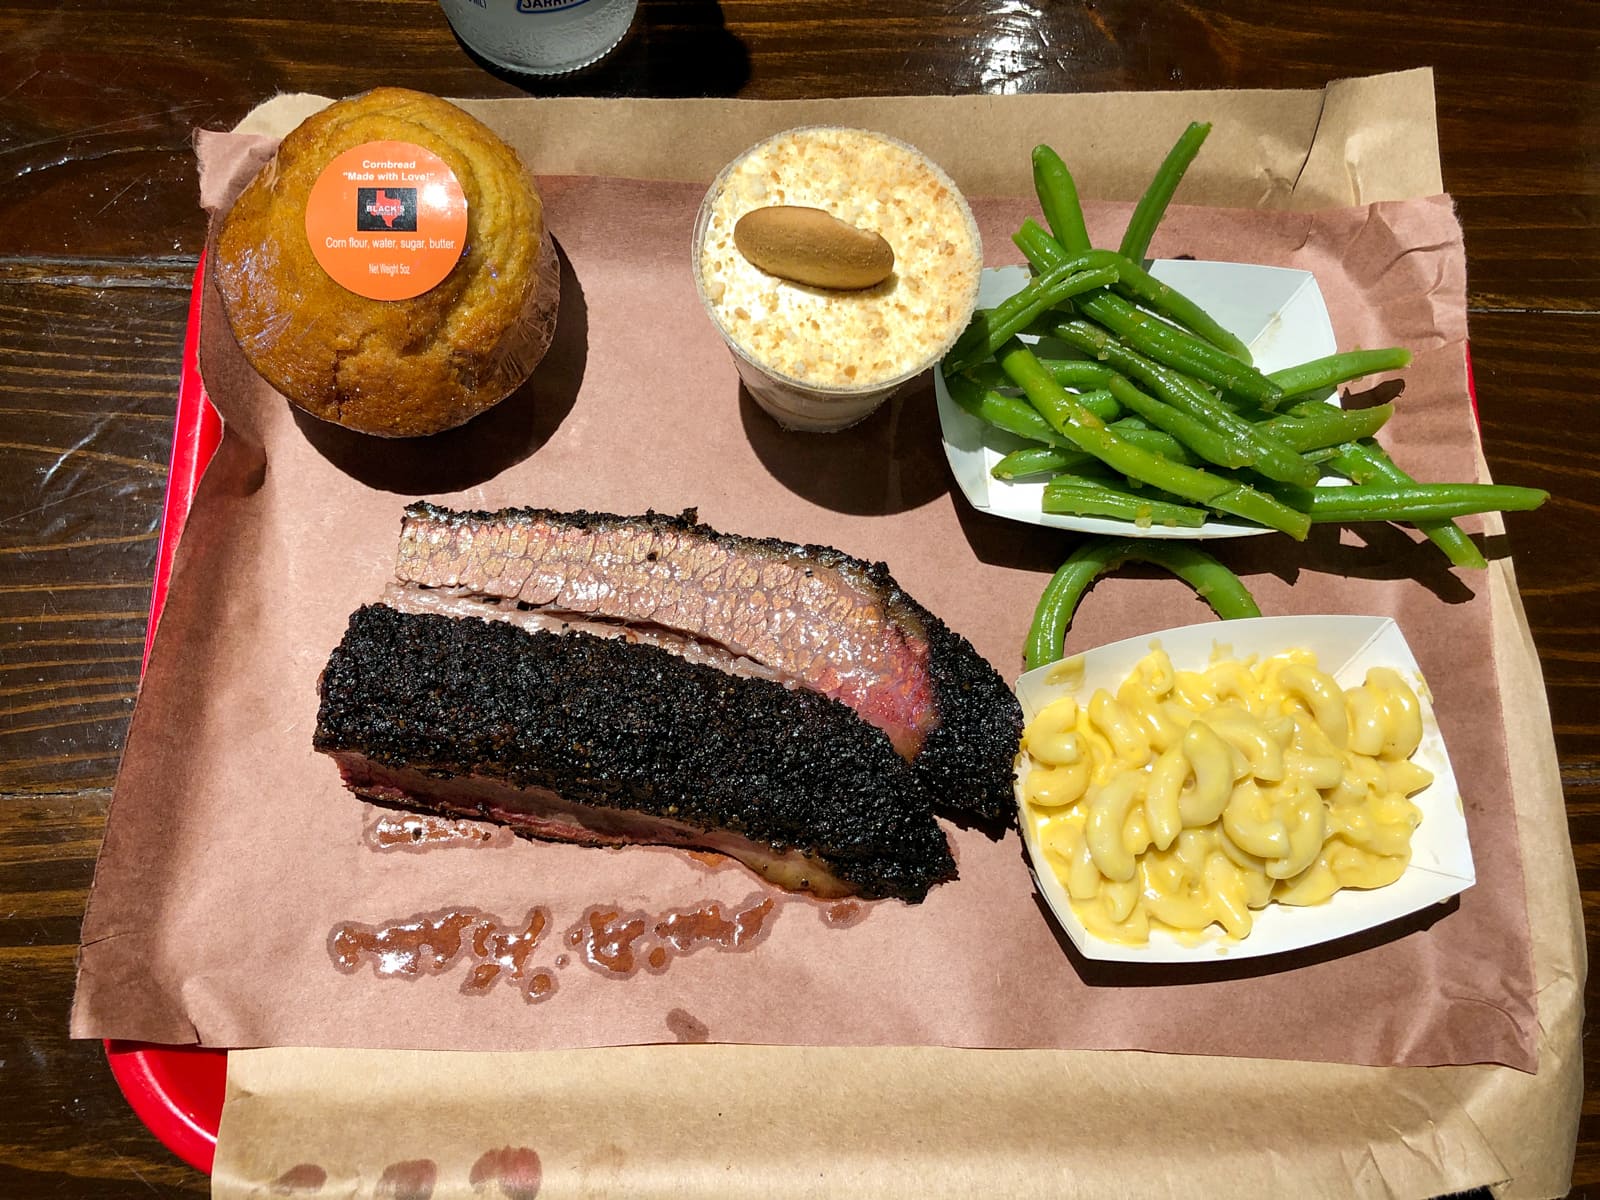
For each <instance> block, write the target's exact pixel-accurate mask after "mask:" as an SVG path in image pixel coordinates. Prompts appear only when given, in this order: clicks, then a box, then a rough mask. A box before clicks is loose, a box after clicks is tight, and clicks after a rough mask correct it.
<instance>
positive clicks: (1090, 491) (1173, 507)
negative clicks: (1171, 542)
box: [1040, 475, 1208, 529]
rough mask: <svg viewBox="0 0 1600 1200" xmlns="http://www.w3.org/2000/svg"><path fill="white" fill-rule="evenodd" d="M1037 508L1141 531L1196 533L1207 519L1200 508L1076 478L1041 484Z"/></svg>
mask: <svg viewBox="0 0 1600 1200" xmlns="http://www.w3.org/2000/svg"><path fill="white" fill-rule="evenodd" d="M1040 507H1041V508H1042V509H1043V510H1044V511H1045V512H1047V513H1061V514H1065V515H1068V516H1074V517H1114V518H1115V519H1117V520H1119V521H1131V522H1132V523H1133V524H1135V525H1137V526H1138V527H1139V528H1141V529H1149V528H1151V527H1152V526H1157V525H1160V526H1165V527H1169V528H1176V527H1182V528H1187V529H1198V528H1199V527H1200V526H1202V525H1204V524H1205V523H1206V517H1207V515H1208V514H1207V512H1206V510H1205V509H1203V508H1191V507H1190V506H1189V505H1187V504H1173V503H1171V502H1170V501H1167V500H1158V499H1155V498H1153V497H1149V496H1136V495H1133V494H1132V493H1130V492H1127V491H1124V490H1123V489H1121V488H1119V487H1114V486H1107V485H1106V484H1104V483H1101V482H1099V481H1098V480H1094V479H1091V478H1088V477H1086V476H1080V475H1058V476H1057V477H1056V478H1054V479H1052V480H1051V481H1050V482H1049V483H1047V484H1045V485H1044V499H1043V501H1042V502H1041V504H1040Z"/></svg>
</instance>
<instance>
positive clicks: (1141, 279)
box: [1117, 255, 1270, 378]
mask: <svg viewBox="0 0 1600 1200" xmlns="http://www.w3.org/2000/svg"><path fill="white" fill-rule="evenodd" d="M1118 257H1121V256H1120V255H1119V256H1118ZM1117 274H1118V276H1119V277H1120V278H1119V279H1118V281H1117V291H1119V292H1121V293H1122V294H1123V295H1125V296H1128V297H1129V298H1130V299H1134V300H1140V301H1142V302H1143V303H1144V304H1145V305H1146V306H1147V307H1149V308H1152V309H1154V310H1155V311H1156V312H1158V313H1160V314H1161V315H1162V316H1163V317H1166V318H1167V319H1168V320H1169V321H1172V322H1174V323H1176V324H1178V325H1181V326H1183V328H1185V329H1187V330H1188V331H1189V332H1190V333H1192V334H1194V335H1195V336H1196V337H1199V338H1201V339H1203V340H1204V341H1207V342H1210V343H1211V344H1212V345H1213V346H1215V347H1216V348H1217V349H1218V350H1221V351H1222V352H1223V353H1224V354H1229V355H1232V356H1233V357H1234V358H1237V359H1238V360H1239V361H1240V362H1242V363H1244V364H1246V365H1249V364H1250V363H1251V362H1253V361H1254V360H1253V359H1252V358H1251V357H1250V347H1249V346H1246V345H1245V344H1244V343H1243V342H1242V341H1240V340H1239V339H1238V337H1236V336H1235V335H1234V334H1233V333H1231V332H1229V331H1228V330H1227V329H1225V328H1224V327H1223V326H1222V325H1220V324H1219V323H1218V322H1217V320H1216V318H1215V317H1213V316H1212V315H1211V314H1210V313H1208V312H1206V310H1205V309H1203V308H1201V307H1200V306H1199V305H1198V304H1196V303H1195V302H1194V301H1193V300H1191V299H1189V297H1187V296H1185V295H1184V294H1183V293H1182V292H1180V291H1178V290H1177V289H1176V288H1174V287H1173V286H1172V285H1171V284H1168V283H1162V282H1161V280H1159V279H1157V278H1156V277H1155V276H1154V275H1151V274H1150V273H1149V272H1148V271H1146V270H1145V269H1144V268H1143V267H1142V266H1140V265H1139V264H1138V263H1136V262H1134V261H1133V260H1132V259H1130V258H1123V259H1122V261H1121V262H1119V263H1118V264H1117ZM1269 378H1270V376H1269Z"/></svg>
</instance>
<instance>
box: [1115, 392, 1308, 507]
mask: <svg viewBox="0 0 1600 1200" xmlns="http://www.w3.org/2000/svg"><path fill="white" fill-rule="evenodd" d="M1111 395H1112V398H1113V399H1115V400H1116V401H1117V403H1118V404H1120V405H1122V407H1123V408H1125V409H1127V410H1128V411H1129V412H1132V413H1137V414H1138V415H1139V416H1141V417H1143V418H1144V419H1145V420H1146V421H1148V422H1149V423H1150V424H1152V425H1154V426H1155V427H1156V428H1157V429H1159V430H1161V431H1162V432H1164V433H1167V434H1170V435H1171V436H1172V437H1174V438H1176V439H1177V440H1178V441H1179V442H1181V443H1182V444H1183V445H1184V446H1187V447H1188V448H1189V449H1190V450H1192V451H1194V453H1195V454H1196V455H1198V456H1199V457H1201V458H1203V459H1205V461H1206V462H1209V463H1214V464H1216V465H1217V466H1219V467H1228V468H1231V469H1238V468H1239V467H1248V466H1250V465H1251V464H1252V463H1254V462H1255V455H1254V454H1252V453H1251V452H1250V449H1249V448H1248V447H1247V446H1246V445H1245V444H1244V443H1243V442H1242V441H1240V440H1238V439H1236V438H1233V437H1230V436H1228V434H1227V433H1225V432H1223V431H1221V430H1219V429H1217V428H1216V427H1215V426H1213V425H1209V424H1207V423H1206V421H1205V420H1204V419H1203V418H1200V417H1196V416H1194V415H1193V414H1191V413H1187V412H1184V411H1183V410H1182V409H1180V408H1176V407H1174V406H1173V405H1170V404H1164V403H1162V402H1161V401H1160V400H1158V399H1156V398H1155V397H1154V396H1151V395H1149V394H1148V393H1146V392H1143V391H1140V390H1139V389H1138V388H1136V387H1135V386H1134V385H1133V384H1132V383H1130V382H1129V381H1128V380H1126V379H1124V378H1123V377H1122V376H1121V375H1118V376H1117V377H1116V378H1114V379H1113V380H1112V381H1111ZM1316 479H1317V476H1316V475H1315V473H1313V476H1312V480H1311V482H1312V483H1315V482H1316Z"/></svg>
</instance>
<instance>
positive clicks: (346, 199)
mask: <svg viewBox="0 0 1600 1200" xmlns="http://www.w3.org/2000/svg"><path fill="white" fill-rule="evenodd" d="M306 237H307V238H308V239H309V240H310V242H311V252H312V253H313V254H315V255H316V256H317V261H318V262H319V263H321V264H322V269H323V270H324V271H326V272H327V273H328V274H329V275H331V276H332V277H333V279H334V282H336V283H338V284H339V285H340V286H342V287H345V288H348V289H349V290H350V291H352V292H355V293H356V294H357V295H358V296H366V297H368V298H370V299H373V300H409V299H410V298H411V297H412V296H420V295H422V293H423V292H425V291H427V290H428V289H429V288H431V287H433V286H434V285H435V284H437V283H438V282H439V281H440V280H441V279H443V278H444V277H445V276H446V275H448V274H450V270H451V268H452V267H454V266H455V265H456V263H457V262H459V261H460V260H461V255H462V253H463V252H464V251H465V249H466V245H467V196H466V193H465V192H463V191H462V190H461V181H460V180H458V179H457V178H456V176H455V172H454V171H452V170H451V169H450V168H449V167H448V166H446V165H445V163H444V160H443V159H441V158H440V157H439V156H438V155H436V154H432V153H430V152H428V151H427V150H424V149H423V148H422V147H421V146H414V145H412V144H411V143H410V142H367V143H365V144H364V145H360V146H356V147H354V148H352V149H350V150H346V151H345V152H344V153H343V154H341V155H339V157H337V158H335V159H334V160H333V161H332V162H331V163H329V164H328V165H327V166H326V167H324V168H323V170H322V174H321V175H319V176H318V177H317V182H316V183H315V184H314V185H313V186H312V188H311V196H310V198H309V199H308V200H307V201H306Z"/></svg>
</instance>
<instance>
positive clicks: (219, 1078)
mask: <svg viewBox="0 0 1600 1200" xmlns="http://www.w3.org/2000/svg"><path fill="white" fill-rule="evenodd" d="M205 266H206V260H205V256H204V255H203V254H202V255H201V257H200V265H199V266H197V267H196V268H195V272H194V290H193V296H192V298H191V299H190V302H189V322H188V326H187V327H186V329H185V330H184V336H183V374H182V377H181V379H180V382H179V384H178V417H177V421H176V423H175V426H174V429H173V435H172V471H171V474H170V475H169V476H168V482H167V500H166V505H165V507H164V508H163V509H162V512H161V541H160V544H159V546H158V548H157V551H156V577H155V586H154V588H153V589H152V591H151V595H150V623H149V624H148V625H147V626H146V627H145V635H144V663H147V662H149V661H150V642H151V639H152V638H153V637H154V636H155V631H156V622H157V621H158V620H159V619H160V617H161V608H162V606H163V605H164V604H165V603H166V601H167V580H168V577H169V576H170V575H171V573H172V556H173V553H174V551H176V550H177V548H178V535H179V534H180V533H182V532H183V523H184V521H185V519H186V518H187V517H188V516H189V506H190V505H191V504H193V503H194V492H195V487H196V486H197V485H198V484H199V482H200V476H201V474H202V473H204V471H205V469H206V464H207V463H208V462H210V461H211V455H212V454H213V453H214V452H215V451H216V448H217V443H218V442H219V441H221V440H222V418H220V417H219V416H217V410H216V409H214V408H212V407H211V400H210V398H209V397H207V395H206V387H205V384H203V383H202V382H201V381H200V362H199V352H200V341H199V333H200V281H201V279H202V278H203V277H204V272H205ZM144 663H141V664H140V667H139V669H140V672H141V673H143V670H144ZM106 1060H107V1061H108V1062H109V1063H110V1064H111V1073H112V1075H114V1076H116V1080H117V1084H118V1086H119V1087H121V1088H122V1094H123V1095H124V1096H126V1097H127V1098H128V1103H129V1104H130V1105H132V1106H133V1111H134V1112H135V1113H137V1114H138V1116H139V1119H140V1120H141V1121H143V1122H144V1123H145V1124H146V1125H148V1126H149V1127H150V1132H152V1133H154V1134H155V1135H156V1137H158V1138H160V1139H161V1142H162V1144H163V1145H165V1146H166V1147H167V1149H169V1150H171V1151H172V1152H173V1153H174V1154H176V1155H177V1156H178V1157H179V1158H181V1159H183V1161H184V1162H186V1163H188V1164H189V1165H190V1166H191V1167H196V1168H198V1169H199V1170H201V1171H204V1172H206V1173H207V1174H208V1175H209V1174H210V1173H211V1163H212V1160H213V1159H214V1158H215V1157H216V1153H217V1125H218V1123H219V1122H220V1121H221V1120H222V1096H223V1092H224V1088H225V1084H226V1082H227V1076H228V1052H227V1051H226V1050H208V1049H206V1048H204V1047H200V1046H156V1045H150V1044H147V1043H143V1042H114V1041H108V1042H106Z"/></svg>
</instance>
